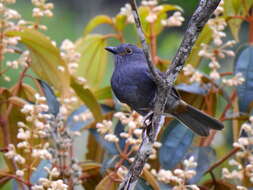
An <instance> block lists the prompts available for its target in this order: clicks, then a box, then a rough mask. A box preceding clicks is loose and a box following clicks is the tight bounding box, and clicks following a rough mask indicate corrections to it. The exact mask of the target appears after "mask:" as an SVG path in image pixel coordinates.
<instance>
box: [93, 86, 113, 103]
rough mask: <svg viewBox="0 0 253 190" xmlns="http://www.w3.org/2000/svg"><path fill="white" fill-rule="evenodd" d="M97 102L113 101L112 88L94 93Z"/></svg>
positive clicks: (108, 87) (101, 89)
mask: <svg viewBox="0 0 253 190" xmlns="http://www.w3.org/2000/svg"><path fill="white" fill-rule="evenodd" d="M94 95H95V97H96V98H97V100H104V99H111V98H112V88H111V87H110V86H107V87H104V88H100V89H98V90H96V91H95V92H94Z"/></svg>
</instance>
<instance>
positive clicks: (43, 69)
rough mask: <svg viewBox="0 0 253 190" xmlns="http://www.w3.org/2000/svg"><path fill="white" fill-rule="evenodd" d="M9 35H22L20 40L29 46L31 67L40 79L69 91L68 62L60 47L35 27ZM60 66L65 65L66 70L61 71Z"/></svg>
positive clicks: (12, 32) (61, 90)
mask: <svg viewBox="0 0 253 190" xmlns="http://www.w3.org/2000/svg"><path fill="white" fill-rule="evenodd" d="M7 35H8V36H17V37H20V38H21V40H20V42H21V43H23V44H24V45H26V46H27V47H28V49H29V50H30V55H31V58H32V62H31V68H32V70H33V71H34V73H36V75H37V76H38V77H39V78H40V79H43V80H45V81H47V82H48V83H49V84H50V85H53V86H54V87H55V88H56V89H57V90H58V91H59V92H61V93H63V94H65V93H68V89H69V73H68V71H67V67H66V64H65V62H64V60H63V59H62V58H61V56H60V51H59V49H58V48H57V47H55V46H54V45H53V44H52V42H51V41H50V40H49V38H48V37H47V36H45V35H44V34H42V33H40V32H38V31H37V30H33V29H23V30H22V31H9V32H7ZM59 66H61V67H64V68H65V71H64V72H60V71H59V70H58V67H59Z"/></svg>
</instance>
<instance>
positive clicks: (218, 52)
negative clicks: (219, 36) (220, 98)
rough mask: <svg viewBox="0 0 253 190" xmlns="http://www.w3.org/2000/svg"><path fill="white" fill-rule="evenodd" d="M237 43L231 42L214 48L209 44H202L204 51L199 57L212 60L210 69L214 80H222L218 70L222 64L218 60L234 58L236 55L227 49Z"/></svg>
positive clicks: (202, 50)
mask: <svg viewBox="0 0 253 190" xmlns="http://www.w3.org/2000/svg"><path fill="white" fill-rule="evenodd" d="M235 43H236V42H235V41H234V40H231V41H228V42H226V43H225V44H223V45H220V46H217V47H212V46H210V45H207V44H201V46H202V49H201V50H200V51H199V56H201V57H204V58H207V59H210V63H209V67H210V69H211V72H210V78H211V79H214V80H218V79H220V74H219V72H218V69H219V68H220V64H219V62H218V58H220V59H224V58H225V57H226V56H227V57H234V56H235V53H234V52H233V51H232V50H230V49H227V48H230V47H232V46H234V45H235Z"/></svg>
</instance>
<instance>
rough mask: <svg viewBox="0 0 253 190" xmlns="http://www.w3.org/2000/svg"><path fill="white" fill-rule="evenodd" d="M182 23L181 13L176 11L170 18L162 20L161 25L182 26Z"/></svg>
mask: <svg viewBox="0 0 253 190" xmlns="http://www.w3.org/2000/svg"><path fill="white" fill-rule="evenodd" d="M183 22H184V17H182V13H181V12H179V11H176V12H174V13H173V15H172V16H170V17H169V18H167V19H166V20H162V21H161V23H162V25H163V26H168V27H173V26H182V24H183Z"/></svg>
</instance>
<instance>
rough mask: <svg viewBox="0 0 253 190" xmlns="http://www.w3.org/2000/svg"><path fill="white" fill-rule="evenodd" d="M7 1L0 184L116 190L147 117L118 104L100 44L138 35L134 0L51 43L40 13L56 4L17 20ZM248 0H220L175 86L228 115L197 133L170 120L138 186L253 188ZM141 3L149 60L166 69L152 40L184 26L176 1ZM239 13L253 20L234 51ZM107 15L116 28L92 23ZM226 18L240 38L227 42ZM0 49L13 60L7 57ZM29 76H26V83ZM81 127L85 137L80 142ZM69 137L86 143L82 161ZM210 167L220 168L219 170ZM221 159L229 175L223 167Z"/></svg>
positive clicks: (0, 45) (1, 33) (3, 7)
mask: <svg viewBox="0 0 253 190" xmlns="http://www.w3.org/2000/svg"><path fill="white" fill-rule="evenodd" d="M13 3H15V1H14V0H3V1H1V3H0V12H1V15H3V16H1V18H0V20H1V21H3V22H2V23H4V24H2V25H1V26H0V29H1V30H0V62H1V65H0V81H1V82H4V83H7V82H8V81H9V80H14V81H15V85H13V86H12V87H11V88H4V87H3V86H2V85H1V86H0V102H1V103H0V126H1V128H0V129H1V133H0V151H1V156H2V157H3V159H4V163H5V164H4V168H2V169H0V187H1V188H2V187H3V186H4V185H5V184H7V183H11V182H12V181H14V183H15V184H16V186H18V188H21V189H22V190H25V189H27V187H28V188H30V189H34V190H36V189H46V188H53V187H57V188H59V189H73V188H74V186H75V185H78V184H81V185H82V186H83V187H84V188H85V189H87V190H93V189H97V190H99V189H105V188H108V189H117V187H118V184H119V183H120V182H121V181H122V180H123V179H124V176H125V175H126V174H127V171H128V168H129V167H130V165H131V163H132V161H133V157H134V155H135V153H136V151H137V150H138V148H139V145H140V144H141V142H142V124H143V123H142V120H143V117H142V116H140V115H139V114H138V113H136V112H134V111H130V110H129V108H128V107H127V106H126V105H122V104H120V103H119V102H118V101H117V100H116V99H115V97H114V96H113V94H112V92H111V87H110V85H109V84H105V83H104V80H105V74H106V71H107V67H108V61H109V59H108V55H107V53H106V51H104V48H105V47H106V46H107V44H110V43H111V40H110V39H114V40H115V41H117V42H118V43H124V42H126V39H127V35H126V33H133V34H134V31H133V29H134V28H133V27H129V26H130V25H133V17H132V15H131V8H130V6H129V5H128V4H127V5H125V6H124V7H123V8H122V9H121V11H120V13H119V14H117V15H116V16H115V17H110V16H107V15H98V16H96V17H95V18H93V19H91V20H90V21H89V23H87V25H86V27H85V28H84V30H83V34H82V36H80V38H79V39H77V40H76V42H74V43H73V42H71V41H70V40H67V39H66V40H64V41H63V42H62V45H61V46H60V47H57V46H56V44H55V43H54V41H53V40H51V39H50V38H49V37H48V36H46V35H45V32H44V30H46V26H44V25H42V23H41V18H42V17H49V18H50V17H52V16H53V12H52V9H53V4H52V3H48V2H46V1H40V0H33V1H32V4H33V6H34V9H33V13H32V15H33V17H34V21H24V20H21V15H20V14H19V13H18V12H16V11H15V10H12V9H10V8H9V4H13ZM252 5H253V1H252V0H243V1H241V0H233V1H230V0H224V2H223V1H222V2H221V4H220V5H219V7H218V8H217V9H216V11H215V15H214V17H212V18H211V19H210V20H209V21H208V23H207V25H206V26H205V27H204V29H203V31H202V33H201V34H200V36H199V38H198V40H197V42H196V44H195V45H194V47H193V50H192V52H191V55H190V57H189V58H188V60H187V65H186V66H185V67H184V72H182V73H181V74H180V76H179V77H178V81H177V83H178V85H177V86H176V87H177V89H178V91H179V93H180V95H181V96H182V99H183V100H184V101H186V102H188V103H190V104H191V105H193V106H195V107H197V108H199V109H202V110H203V111H204V112H206V113H208V114H209V115H212V116H214V117H218V118H219V120H220V121H222V122H225V121H227V120H230V121H232V122H226V124H227V127H226V130H225V131H223V132H219V133H218V134H216V131H212V132H211V134H210V136H209V137H207V138H205V139H204V138H200V137H198V136H196V135H194V134H193V132H192V131H190V130H189V129H188V128H185V127H184V126H183V125H182V124H181V123H179V122H177V121H174V120H171V119H170V118H168V119H167V121H166V126H165V127H164V130H163V131H162V132H161V134H159V137H158V140H157V142H155V143H154V147H153V149H152V154H151V155H150V160H149V161H148V163H147V164H146V165H145V168H144V170H143V173H142V175H141V177H140V180H139V181H138V184H137V187H136V189H139V190H141V189H153V190H158V189H162V190H163V189H173V190H176V189H187V188H188V189H189V188H190V189H194V190H195V189H200V188H203V189H209V188H215V189H236V188H237V189H243V190H244V189H248V188H250V187H252V186H253V177H252V176H253V170H252V166H253V163H252V158H251V157H250V156H249V155H251V154H252V123H253V119H252V117H250V114H251V111H252V105H253V104H252V97H253V96H252V83H253V78H252V76H253V75H252V68H253V66H252V64H253V61H252V56H251V54H252V43H253V38H252V37H251V36H253V33H252V32H253V31H252V28H253V27H252V26H253V22H252V20H253V14H252V11H251V9H252ZM138 11H139V13H140V18H141V22H142V26H143V29H144V32H145V36H146V38H147V40H148V42H149V45H150V49H151V56H152V62H153V63H154V64H155V65H156V66H157V68H160V69H162V70H164V69H166V68H167V66H168V65H169V63H170V61H171V60H167V59H166V60H165V59H162V58H160V57H159V56H158V52H157V51H158V47H159V44H157V39H158V37H159V36H162V34H164V33H166V32H167V29H170V28H171V27H178V26H181V25H182V22H183V21H184V18H183V17H182V15H181V14H182V13H181V12H182V9H181V8H180V7H179V6H176V5H171V4H167V3H166V2H165V3H163V4H160V5H157V1H155V0H152V1H144V0H143V1H142V4H141V5H140V6H139V10H138ZM168 15H170V16H168ZM243 22H248V23H249V25H250V27H249V44H246V45H245V46H244V47H243V48H241V49H240V51H237V53H236V55H235V53H234V51H233V50H232V48H233V47H234V46H235V45H236V44H240V38H239V35H238V34H239V30H240V27H241V26H242V23H243ZM102 24H106V25H109V26H110V27H111V28H112V31H113V32H112V33H106V34H94V33H92V32H93V30H94V29H95V28H96V27H98V26H100V25H102ZM226 26H228V27H229V28H230V31H231V33H232V36H233V38H234V40H236V41H234V40H230V39H226V40H225V38H224V37H225V36H226V35H227V33H225V32H224V31H225V28H226ZM126 31H127V32H126ZM129 31H130V32H129ZM168 46H169V45H168ZM7 54H14V55H17V56H18V58H17V59H14V60H9V57H8V56H7ZM225 58H226V59H228V60H229V61H230V62H231V61H232V60H234V65H233V68H234V69H231V71H229V70H227V69H226V68H225V67H226V66H223V65H222V64H220V63H222V62H223V61H224V60H225ZM12 69H20V70H21V72H20V75H19V77H18V78H17V79H10V77H9V76H8V75H7V71H8V70H12ZM224 70H225V71H224ZM29 71H32V76H31V75H30V74H28V72H29ZM26 78H29V79H31V81H32V82H33V84H32V85H28V84H26V83H25V82H24V79H26ZM220 100H222V102H223V104H224V105H222V104H220ZM248 120H250V122H249V121H248ZM231 128H232V130H230V129H231ZM231 131H233V134H231ZM240 131H242V132H240ZM83 134H87V135H88V138H87V139H85V138H83ZM79 135H81V137H82V144H80V145H77V144H76V143H75V139H76V138H79V137H78V136H79ZM231 135H233V141H229V143H230V146H231V145H233V146H234V149H232V150H231V152H229V153H228V155H224V154H225V153H223V154H221V153H220V152H219V151H223V152H224V151H227V149H226V147H225V146H226V144H225V143H224V142H223V143H220V144H218V142H215V140H214V137H217V139H218V138H219V137H220V138H221V139H225V138H228V136H231ZM217 141H218V140H217ZM76 146H79V147H80V146H81V147H82V149H85V150H87V152H86V155H83V157H82V158H81V159H80V158H79V160H78V159H77V156H76V154H77V152H76V149H75V148H76ZM215 152H217V154H216V153H215ZM235 153H237V154H236V156H235V158H234V159H231V160H230V161H229V162H227V160H228V158H229V157H231V156H233V155H235ZM222 163H224V165H222V166H221V164H222ZM222 167H224V168H223V169H222ZM233 167H235V170H234V171H233V172H230V169H231V168H233ZM216 168H219V170H218V169H217V170H215V171H216V172H214V169H216ZM221 169H222V176H223V177H224V178H225V179H222V177H221V174H219V172H220V170H221ZM207 173H210V174H211V176H212V178H211V177H210V176H207V175H206V174H207ZM231 179H233V180H234V181H232V180H231ZM14 188H15V187H14Z"/></svg>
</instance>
